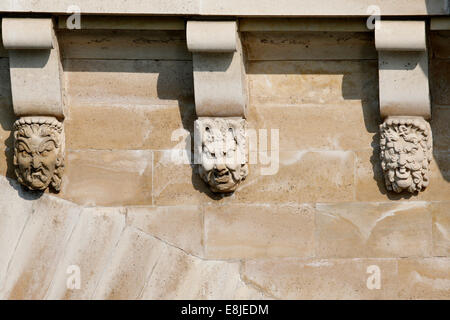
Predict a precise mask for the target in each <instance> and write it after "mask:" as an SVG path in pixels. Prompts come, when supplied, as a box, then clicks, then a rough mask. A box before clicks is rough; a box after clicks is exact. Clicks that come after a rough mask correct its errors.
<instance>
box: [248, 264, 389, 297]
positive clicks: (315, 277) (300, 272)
mask: <svg viewBox="0 0 450 320" xmlns="http://www.w3.org/2000/svg"><path fill="white" fill-rule="evenodd" d="M373 265H376V266H377V267H378V268H379V270H380V276H381V282H380V285H381V287H380V289H378V290H376V289H374V290H370V289H369V288H368V287H367V279H368V278H369V276H370V274H368V273H367V268H368V267H369V266H373ZM242 278H243V280H244V281H246V282H251V283H253V284H254V285H255V286H257V287H258V288H260V289H261V290H262V291H263V292H265V293H266V294H268V295H269V296H272V297H275V298H282V299H395V298H396V297H397V281H396V280H397V262H396V260H395V259H322V260H319V259H309V260H303V259H292V258H285V259H264V260H250V261H246V262H244V265H243V270H242Z"/></svg>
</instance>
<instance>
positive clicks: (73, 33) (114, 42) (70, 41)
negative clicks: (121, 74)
mask: <svg viewBox="0 0 450 320" xmlns="http://www.w3.org/2000/svg"><path fill="white" fill-rule="evenodd" d="M88 18H89V17H86V16H83V19H81V22H82V24H83V22H84V21H86V20H85V19H88ZM105 18H114V19H118V17H105ZM136 18H137V17H134V18H133V19H136ZM144 18H146V17H144ZM146 19H147V21H152V20H151V19H150V20H149V19H148V18H146ZM133 21H134V20H133ZM58 39H59V44H60V48H61V55H62V57H63V59H98V60H116V59H117V60H143V59H155V60H185V61H189V60H192V54H191V53H190V52H189V51H188V50H187V48H186V33H185V31H184V24H183V31H162V30H120V31H117V30H91V29H81V30H60V31H58ZM74 62H75V61H74ZM115 62H116V63H120V62H119V61H115ZM190 76H191V78H192V67H191V75H190Z"/></svg>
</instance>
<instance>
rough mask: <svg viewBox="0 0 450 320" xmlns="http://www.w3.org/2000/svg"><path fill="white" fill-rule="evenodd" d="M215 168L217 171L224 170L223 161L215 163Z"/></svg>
mask: <svg viewBox="0 0 450 320" xmlns="http://www.w3.org/2000/svg"><path fill="white" fill-rule="evenodd" d="M216 169H217V170H219V171H222V170H225V169H226V167H225V164H224V163H218V164H217V165H216Z"/></svg>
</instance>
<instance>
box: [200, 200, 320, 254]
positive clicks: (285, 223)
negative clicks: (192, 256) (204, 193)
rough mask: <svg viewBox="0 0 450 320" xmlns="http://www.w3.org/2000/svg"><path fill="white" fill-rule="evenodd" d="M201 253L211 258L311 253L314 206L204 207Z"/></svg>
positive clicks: (312, 249)
mask: <svg viewBox="0 0 450 320" xmlns="http://www.w3.org/2000/svg"><path fill="white" fill-rule="evenodd" d="M205 255H206V257H208V258H211V259H245V258H267V257H312V256H314V209H313V208H311V207H310V206H308V205H303V206H269V205H259V206H254V205H220V206H216V205H209V206H206V207H205Z"/></svg>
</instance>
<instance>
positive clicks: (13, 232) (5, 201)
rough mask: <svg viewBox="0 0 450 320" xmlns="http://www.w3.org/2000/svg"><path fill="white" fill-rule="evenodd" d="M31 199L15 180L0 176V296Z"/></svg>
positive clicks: (29, 211)
mask: <svg viewBox="0 0 450 320" xmlns="http://www.w3.org/2000/svg"><path fill="white" fill-rule="evenodd" d="M31 199H32V198H31V197H29V196H28V194H27V193H26V192H23V191H22V190H21V188H20V185H19V184H18V183H17V182H15V181H14V180H8V179H6V178H4V177H3V176H0V252H1V253H2V254H1V255H0V296H1V292H2V288H3V286H4V285H5V282H6V271H7V269H8V264H9V262H10V260H11V258H12V255H13V254H14V251H15V248H16V245H17V243H18V241H19V239H20V238H21V236H22V232H23V229H24V227H25V224H26V222H27V221H28V219H29V218H30V215H31V206H32V201H30V200H31Z"/></svg>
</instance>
